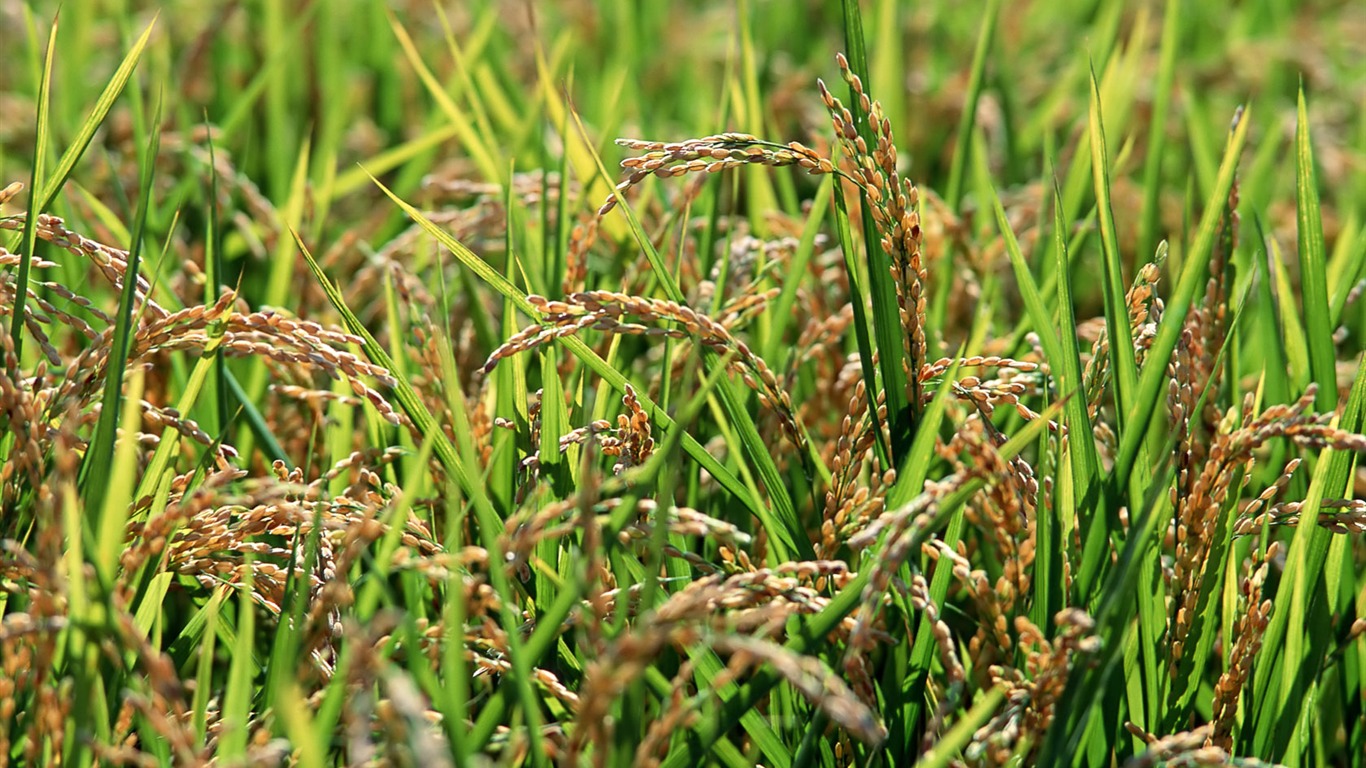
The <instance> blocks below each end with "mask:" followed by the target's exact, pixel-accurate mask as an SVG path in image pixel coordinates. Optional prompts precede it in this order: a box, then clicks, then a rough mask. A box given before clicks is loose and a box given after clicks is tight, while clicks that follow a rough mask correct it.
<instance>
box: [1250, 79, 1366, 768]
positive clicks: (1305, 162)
mask: <svg viewBox="0 0 1366 768" xmlns="http://www.w3.org/2000/svg"><path fill="white" fill-rule="evenodd" d="M1295 168H1296V182H1297V184H1296V188H1297V195H1296V213H1297V216H1296V223H1297V225H1298V229H1299V247H1300V269H1301V293H1302V296H1303V301H1304V314H1305V321H1304V325H1305V332H1306V339H1307V346H1308V347H1309V370H1310V375H1311V378H1312V380H1313V381H1314V382H1315V383H1316V384H1318V393H1317V395H1316V399H1315V402H1316V405H1317V407H1318V408H1319V410H1321V411H1331V410H1333V409H1334V408H1335V407H1336V405H1337V398H1338V389H1337V371H1336V364H1335V361H1334V359H1335V358H1334V354H1333V348H1332V330H1333V326H1332V323H1331V321H1330V311H1331V307H1330V304H1329V301H1328V287H1327V277H1326V261H1327V248H1326V246H1325V244H1324V239H1323V223H1322V220H1321V213H1320V210H1319V201H1318V191H1317V182H1316V180H1315V175H1314V155H1313V149H1312V146H1311V144H1310V138H1309V127H1308V118H1307V115H1306V108H1305V101H1304V92H1303V89H1301V91H1300V94H1299V102H1298V121H1297V130H1296V137H1295ZM1364 405H1366V382H1364V381H1363V376H1362V368H1361V366H1359V367H1358V372H1357V377H1356V381H1355V383H1354V384H1353V386H1352V391H1351V395H1350V397H1349V399H1348V403H1347V409H1346V411H1345V413H1344V415H1343V417H1342V420H1341V423H1340V424H1339V427H1340V428H1342V429H1346V430H1348V431H1351V432H1356V431H1358V430H1360V429H1361V428H1362V418H1361V417H1362V410H1363V406H1364ZM1350 459H1351V456H1350V455H1349V454H1346V453H1342V452H1332V453H1330V454H1329V455H1328V456H1326V457H1324V456H1321V457H1320V459H1319V465H1318V466H1317V467H1316V468H1315V472H1314V477H1313V480H1312V482H1311V483H1310V485H1309V493H1308V495H1307V496H1306V498H1305V501H1304V507H1303V513H1302V516H1301V518H1300V519H1301V520H1314V519H1316V517H1317V514H1318V508H1319V503H1320V502H1321V501H1322V500H1323V499H1325V498H1336V497H1338V496H1340V495H1342V494H1343V493H1344V491H1347V492H1348V493H1350V487H1349V486H1348V484H1347V482H1346V478H1347V473H1348V468H1349V465H1350ZM1331 536H1332V535H1331V534H1330V533H1329V532H1328V531H1327V530H1325V529H1323V528H1321V527H1319V526H1316V525H1301V526H1298V527H1297V528H1296V531H1295V536H1294V538H1293V539H1292V541H1291V545H1290V548H1289V550H1288V552H1287V554H1286V570H1285V573H1286V576H1285V578H1284V580H1283V581H1282V584H1281V587H1280V589H1279V590H1277V593H1276V596H1275V598H1274V606H1273V612H1272V616H1271V623H1270V624H1269V625H1268V626H1267V629H1266V638H1265V640H1264V644H1263V646H1262V652H1261V654H1260V655H1259V657H1258V664H1257V666H1256V672H1255V675H1254V682H1253V685H1254V690H1256V691H1258V692H1260V694H1261V695H1260V697H1259V698H1258V700H1257V701H1256V703H1255V706H1254V710H1253V719H1252V723H1253V726H1252V728H1251V732H1252V733H1254V734H1255V736H1254V737H1253V740H1252V743H1253V747H1254V750H1255V752H1256V754H1273V753H1274V754H1277V755H1280V754H1282V753H1283V752H1284V751H1285V750H1286V749H1287V747H1289V746H1290V745H1291V744H1292V740H1297V739H1298V737H1297V733H1298V731H1297V729H1296V728H1295V726H1296V724H1297V723H1298V722H1299V719H1300V717H1299V715H1300V712H1301V711H1302V708H1303V707H1304V706H1305V703H1306V697H1308V696H1310V695H1311V689H1312V688H1313V686H1314V683H1313V680H1314V679H1315V678H1316V677H1317V675H1316V674H1315V670H1317V669H1318V667H1319V665H1320V664H1321V662H1322V659H1323V655H1324V653H1325V651H1326V644H1327V635H1326V634H1325V633H1323V632H1314V631H1312V629H1311V627H1314V626H1321V625H1322V624H1321V622H1324V621H1327V620H1328V616H1329V612H1330V608H1329V605H1328V603H1329V601H1330V599H1331V596H1329V595H1327V594H1325V592H1324V590H1325V573H1324V565H1325V563H1326V561H1327V559H1328V548H1329V540H1330V538H1331ZM1299 746H1300V748H1301V749H1303V748H1304V746H1303V745H1299ZM1296 754H1300V753H1299V752H1296Z"/></svg>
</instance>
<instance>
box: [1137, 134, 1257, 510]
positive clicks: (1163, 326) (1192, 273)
mask: <svg viewBox="0 0 1366 768" xmlns="http://www.w3.org/2000/svg"><path fill="white" fill-rule="evenodd" d="M1249 113H1250V110H1248V111H1246V112H1240V113H1239V115H1238V119H1237V121H1236V123H1235V125H1234V126H1233V130H1232V132H1231V133H1230V136H1229V140H1228V145H1227V146H1226V147H1225V149H1224V158H1223V161H1222V163H1221V164H1220V167H1219V175H1218V180H1217V181H1216V183H1215V186H1214V190H1213V192H1212V193H1211V194H1210V196H1209V198H1208V202H1207V203H1206V205H1205V212H1204V214H1203V215H1202V216H1201V218H1200V227H1199V229H1198V231H1197V234H1196V239H1195V245H1194V246H1193V247H1192V248H1191V251H1190V253H1189V254H1188V256H1187V257H1186V259H1185V264H1184V265H1183V267H1182V270H1181V278H1180V281H1179V282H1178V283H1177V285H1176V288H1175V290H1174V291H1173V292H1172V295H1171V298H1170V299H1169V300H1168V301H1167V303H1166V308H1165V309H1164V311H1163V314H1162V322H1161V323H1160V324H1159V325H1158V329H1157V337H1156V338H1155V339H1154V340H1153V343H1152V346H1151V347H1150V348H1149V351H1148V359H1149V360H1157V361H1165V360H1169V359H1171V355H1172V352H1173V350H1175V349H1176V342H1177V340H1178V339H1179V338H1180V336H1181V329H1182V326H1183V325H1184V323H1185V317H1186V313H1187V311H1188V310H1189V309H1190V306H1191V304H1192V303H1193V302H1194V300H1195V293H1196V291H1197V290H1198V289H1200V288H1201V287H1202V286H1203V285H1204V284H1205V280H1206V278H1207V277H1208V272H1209V262H1210V258H1211V257H1212V256H1213V253H1214V239H1215V235H1216V234H1217V232H1218V228H1219V221H1220V219H1222V217H1223V211H1224V205H1225V201H1227V200H1228V194H1229V191H1230V190H1231V189H1232V188H1233V179H1234V176H1235V174H1236V172H1237V167H1238V159H1239V157H1240V156H1241V155H1242V150H1243V145H1244V143H1245V142H1246V141H1247V131H1248V125H1249V124H1250V122H1251V115H1250V114H1249ZM1112 346H1113V345H1112ZM1166 374H1167V371H1166V366H1165V365H1161V364H1159V365H1149V366H1144V368H1143V373H1142V375H1141V376H1140V378H1139V381H1138V392H1137V395H1136V396H1135V398H1134V404H1133V410H1132V411H1131V412H1130V413H1129V415H1128V418H1127V420H1126V421H1127V423H1129V424H1132V425H1135V428H1134V429H1130V430H1128V431H1126V432H1125V434H1124V438H1123V440H1122V441H1121V443H1120V448H1119V453H1118V455H1117V456H1116V458H1115V463H1114V466H1113V468H1112V469H1111V472H1110V482H1111V483H1112V484H1114V486H1115V487H1116V488H1117V489H1124V488H1126V487H1127V484H1128V480H1129V475H1130V473H1131V472H1132V471H1133V469H1134V464H1135V461H1136V459H1137V458H1138V452H1139V448H1140V447H1141V446H1142V444H1143V440H1144V437H1145V433H1146V430H1145V429H1144V427H1143V425H1146V424H1148V421H1149V419H1151V418H1152V415H1153V411H1154V410H1155V409H1156V408H1157V402H1158V399H1159V398H1160V397H1161V395H1162V392H1163V391H1164V389H1165V387H1164V386H1163V381H1164V379H1165V378H1166Z"/></svg>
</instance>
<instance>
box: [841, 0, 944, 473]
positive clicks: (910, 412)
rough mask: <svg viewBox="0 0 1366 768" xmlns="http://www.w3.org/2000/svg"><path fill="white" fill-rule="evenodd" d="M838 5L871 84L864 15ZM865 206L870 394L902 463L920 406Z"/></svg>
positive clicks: (849, 3)
mask: <svg viewBox="0 0 1366 768" xmlns="http://www.w3.org/2000/svg"><path fill="white" fill-rule="evenodd" d="M840 5H841V7H842V8H843V9H844V41H845V49H846V51H847V52H848V59H849V68H850V70H851V71H852V72H853V73H854V74H855V75H858V76H859V77H860V78H861V79H862V80H863V81H864V82H867V81H868V77H869V75H868V52H867V49H866V48H865V47H864V42H863V16H862V11H861V10H860V8H859V3H858V2H857V0H841V2H840ZM850 89H851V90H850V93H851V96H852V98H851V99H850V104H849V110H850V112H851V113H852V114H853V116H854V125H855V126H856V127H857V128H858V132H859V136H861V137H862V138H863V140H864V141H865V142H866V143H867V145H868V146H870V147H873V146H877V140H876V138H874V136H873V131H872V127H871V126H869V125H868V116H867V115H866V114H864V113H863V109H862V107H861V106H860V104H859V99H858V98H857V97H856V96H853V92H852V86H851V87H850ZM863 202H864V205H863V206H862V210H863V251H864V257H865V258H866V259H867V262H868V292H869V296H870V297H871V299H872V305H873V338H874V339H875V340H876V341H877V344H876V345H875V350H876V352H877V361H878V370H879V371H880V372H881V374H882V387H881V389H878V388H876V387H874V388H870V389H869V390H868V393H869V396H870V397H873V396H875V393H877V392H881V393H882V394H883V395H884V396H885V398H886V403H887V416H888V419H889V420H890V422H891V423H890V428H891V445H890V446H888V448H889V449H890V453H889V455H890V456H891V458H892V460H893V461H900V458H901V455H902V454H903V453H905V452H906V451H907V450H909V449H910V446H911V442H912V440H914V437H915V430H916V421H917V418H918V414H919V412H920V408H921V404H920V403H917V402H913V401H912V400H913V399H912V398H911V397H909V396H908V394H907V389H908V384H909V381H908V379H907V374H906V370H905V366H904V365H903V363H904V362H905V358H906V352H905V348H904V346H903V344H902V343H901V337H902V333H903V331H902V328H901V311H900V308H899V307H898V305H897V300H896V286H895V284H894V283H893V282H892V280H893V278H892V275H891V272H890V267H891V262H890V261H889V260H888V258H887V254H885V253H883V252H882V247H881V246H880V245H879V243H878V237H877V236H876V234H875V233H876V232H877V231H878V229H877V227H876V225H875V224H874V222H873V213H872V208H871V207H870V205H869V202H868V200H867V197H866V195H865V196H864V201H863ZM836 210H837V213H836V215H837V216H838V215H840V211H842V210H843V209H842V208H841V207H839V206H837V207H836ZM846 215H847V214H846ZM926 290H928V289H927V288H926ZM857 300H859V301H862V300H863V297H862V296H859V297H857ZM918 374H919V371H912V372H911V375H918Z"/></svg>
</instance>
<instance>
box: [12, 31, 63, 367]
mask: <svg viewBox="0 0 1366 768" xmlns="http://www.w3.org/2000/svg"><path fill="white" fill-rule="evenodd" d="M58 21H59V18H53V20H52V29H51V30H50V31H49V32H48V36H47V48H46V52H45V53H44V54H43V68H42V70H41V72H42V74H41V75H40V76H39V80H38V100H37V102H38V103H37V104H36V105H35V106H36V108H37V113H38V114H37V121H36V124H35V125H34V135H33V169H32V174H31V175H30V177H29V187H28V188H29V201H30V202H29V209H28V216H26V217H25V218H24V232H23V234H22V235H21V237H22V238H23V239H22V241H21V245H20V251H19V273H18V275H16V276H15V281H14V307H13V308H11V310H10V329H9V333H10V343H11V344H12V346H13V347H14V364H15V365H16V366H22V365H23V364H24V320H25V317H26V315H25V314H24V304H25V302H26V301H27V299H28V283H29V271H30V270H31V269H32V262H33V254H34V252H35V251H36V250H37V248H38V217H39V216H41V215H42V212H43V208H42V206H40V205H36V204H35V203H38V202H41V197H40V196H38V191H37V190H38V189H39V186H38V184H39V182H40V181H41V180H42V178H43V162H44V160H45V158H46V157H47V153H48V148H47V142H48V137H49V136H51V135H52V128H51V126H50V125H49V124H48V115H49V114H50V112H51V109H52V107H51V103H52V94H51V83H52V62H53V60H54V59H55V58H56V56H57V28H58V26H59V25H58Z"/></svg>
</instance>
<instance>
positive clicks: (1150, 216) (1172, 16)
mask: <svg viewBox="0 0 1366 768" xmlns="http://www.w3.org/2000/svg"><path fill="white" fill-rule="evenodd" d="M1183 11H1184V9H1183V8H1182V0H1167V1H1166V4H1165V5H1164V6H1163V10H1162V44H1161V49H1160V51H1159V53H1158V60H1157V80H1156V81H1155V82H1154V83H1153V108H1152V117H1151V119H1150V120H1149V122H1148V151H1147V153H1146V155H1145V157H1144V161H1143V218H1142V219H1141V224H1140V227H1139V233H1138V255H1139V258H1147V255H1148V254H1150V253H1152V252H1153V249H1154V248H1155V247H1157V241H1158V240H1159V239H1160V238H1159V234H1158V231H1157V230H1158V223H1159V214H1160V213H1161V210H1160V205H1159V196H1160V195H1161V192H1162V160H1163V158H1164V156H1165V155H1166V148H1167V114H1168V113H1169V112H1170V110H1171V103H1172V93H1173V92H1174V90H1175V83H1176V60H1177V54H1178V52H1179V51H1180V50H1181V48H1180V45H1181V32H1182V26H1183V24H1182V16H1183Z"/></svg>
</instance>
